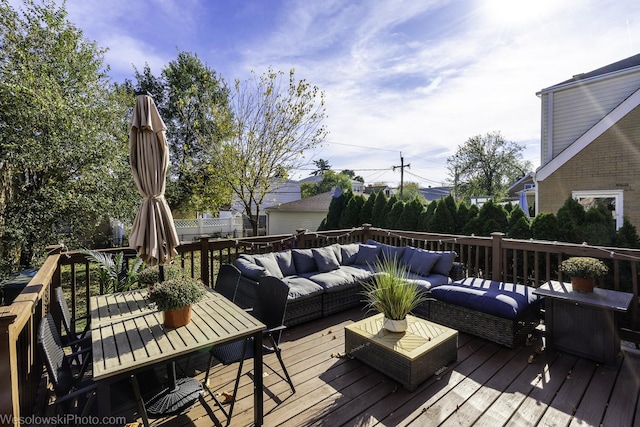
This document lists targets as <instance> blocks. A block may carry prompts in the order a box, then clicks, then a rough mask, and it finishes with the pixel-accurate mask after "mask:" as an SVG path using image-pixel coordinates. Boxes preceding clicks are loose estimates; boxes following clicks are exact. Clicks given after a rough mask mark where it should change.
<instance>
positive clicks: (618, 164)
mask: <svg viewBox="0 0 640 427" xmlns="http://www.w3.org/2000/svg"><path fill="white" fill-rule="evenodd" d="M537 185H538V204H539V206H538V212H551V213H557V212H558V209H560V207H561V206H562V205H563V204H564V202H565V200H566V199H567V198H568V197H570V196H571V192H572V191H580V190H623V191H624V193H623V194H624V196H623V198H624V216H626V217H628V218H629V219H630V221H631V223H632V224H634V225H635V226H636V227H637V228H638V229H640V107H638V108H636V109H635V110H633V111H632V112H630V113H629V114H627V115H626V116H625V117H623V118H622V119H621V120H620V121H619V122H618V123H617V124H616V125H615V126H614V127H612V128H610V129H609V130H607V131H606V132H605V133H603V134H602V135H601V136H600V137H598V138H597V139H596V140H595V141H593V142H592V143H591V144H589V145H588V146H587V147H585V148H584V149H583V150H582V151H581V152H579V153H578V154H577V155H576V156H574V157H573V158H572V159H571V160H569V161H568V162H567V163H565V164H564V165H563V166H562V167H561V168H560V169H558V170H557V171H556V172H554V173H553V174H551V175H550V176H549V177H548V178H547V179H545V180H544V181H540V182H538V184H537Z"/></svg>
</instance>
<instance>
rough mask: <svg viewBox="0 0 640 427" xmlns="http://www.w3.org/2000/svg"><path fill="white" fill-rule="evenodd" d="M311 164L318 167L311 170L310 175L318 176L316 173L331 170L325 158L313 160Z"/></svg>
mask: <svg viewBox="0 0 640 427" xmlns="http://www.w3.org/2000/svg"><path fill="white" fill-rule="evenodd" d="M313 164H314V165H315V166H316V168H318V169H316V170H314V171H313V172H311V175H313V176H318V175H320V176H322V175H324V173H325V172H326V171H328V170H331V165H330V164H329V161H328V160H325V159H318V160H314V161H313Z"/></svg>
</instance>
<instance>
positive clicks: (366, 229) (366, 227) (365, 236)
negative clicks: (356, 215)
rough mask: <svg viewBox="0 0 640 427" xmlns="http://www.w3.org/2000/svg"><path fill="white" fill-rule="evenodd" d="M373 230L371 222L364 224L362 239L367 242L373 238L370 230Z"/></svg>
mask: <svg viewBox="0 0 640 427" xmlns="http://www.w3.org/2000/svg"><path fill="white" fill-rule="evenodd" d="M370 230H371V224H362V241H363V242H366V241H367V240H369V239H370V238H371V235H370V234H369V231H370Z"/></svg>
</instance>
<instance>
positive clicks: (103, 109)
mask: <svg viewBox="0 0 640 427" xmlns="http://www.w3.org/2000/svg"><path fill="white" fill-rule="evenodd" d="M0 43H1V44H2V48H1V49H0V102H1V104H2V108H0V124H1V125H0V177H1V178H0V182H1V186H2V188H1V189H0V259H3V260H9V261H8V262H7V263H8V264H9V267H11V266H12V265H13V266H14V267H15V264H16V263H19V264H20V265H21V266H30V265H33V264H34V263H35V262H37V260H36V259H35V256H36V255H38V254H42V255H43V252H44V251H43V249H44V247H45V246H46V245H49V244H52V243H57V242H60V241H61V240H62V241H64V243H65V244H67V245H68V246H69V247H73V246H74V245H76V244H77V242H78V241H80V240H81V239H86V238H88V237H94V236H96V229H97V226H98V225H99V224H100V223H101V222H103V221H104V220H105V219H106V218H120V219H122V220H124V221H126V222H129V221H131V219H132V218H133V216H134V214H135V209H136V207H137V204H138V203H139V196H138V194H137V193H136V190H135V187H134V185H133V180H132V177H131V170H130V168H129V166H128V155H129V151H128V150H129V147H128V126H129V117H130V116H128V115H127V113H128V112H130V111H131V108H132V106H133V105H134V99H133V94H132V93H130V92H128V91H127V90H126V89H125V88H123V87H118V86H114V85H111V84H110V82H109V80H108V77H107V75H106V67H105V65H104V53H105V50H103V49H101V48H99V47H98V46H97V45H96V44H95V43H93V42H90V41H88V40H86V39H84V37H83V35H82V32H81V31H80V30H79V29H78V28H76V27H75V26H73V25H72V24H71V23H70V22H69V21H68V20H67V12H66V10H65V9H64V7H58V6H56V4H55V3H54V2H45V3H44V5H36V4H35V2H34V1H32V0H25V1H24V7H23V8H21V13H18V12H16V11H15V10H14V9H13V8H12V7H11V6H10V5H9V3H8V2H7V1H6V0H2V1H1V2H0ZM85 244H86V241H85Z"/></svg>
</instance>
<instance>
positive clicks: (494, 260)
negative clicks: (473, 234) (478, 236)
mask: <svg viewBox="0 0 640 427" xmlns="http://www.w3.org/2000/svg"><path fill="white" fill-rule="evenodd" d="M503 237H504V233H500V232H494V233H491V280H498V281H499V280H501V279H502V238H503Z"/></svg>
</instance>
